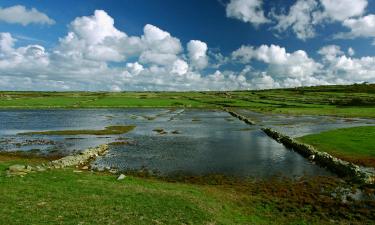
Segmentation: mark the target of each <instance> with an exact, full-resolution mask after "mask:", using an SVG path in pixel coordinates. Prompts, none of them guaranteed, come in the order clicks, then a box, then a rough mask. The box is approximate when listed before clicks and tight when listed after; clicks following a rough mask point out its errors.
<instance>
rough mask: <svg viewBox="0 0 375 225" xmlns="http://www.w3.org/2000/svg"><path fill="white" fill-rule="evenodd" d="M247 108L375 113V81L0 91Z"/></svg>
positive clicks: (37, 104) (112, 102)
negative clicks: (217, 88)
mask: <svg viewBox="0 0 375 225" xmlns="http://www.w3.org/2000/svg"><path fill="white" fill-rule="evenodd" d="M126 107H193V108H221V107H234V108H247V109H251V110H254V111H258V112H264V113H286V114H313V115H335V116H346V117H371V118H374V117H375V85H374V84H371V85H370V84H361V85H350V86H318V87H306V88H293V89H274V90H262V91H229V92H121V93H106V92H97V93H95V92H0V108H3V109H9V108H11V109H12V108H13V109H34V108H126Z"/></svg>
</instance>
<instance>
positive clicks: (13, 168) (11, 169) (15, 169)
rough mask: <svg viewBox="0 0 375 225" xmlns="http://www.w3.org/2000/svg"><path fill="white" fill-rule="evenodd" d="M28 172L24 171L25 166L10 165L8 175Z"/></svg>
mask: <svg viewBox="0 0 375 225" xmlns="http://www.w3.org/2000/svg"><path fill="white" fill-rule="evenodd" d="M27 171H28V170H27V169H26V166H25V165H19V164H16V165H12V166H10V167H9V172H10V173H16V172H27Z"/></svg>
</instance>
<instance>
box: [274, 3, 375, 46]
mask: <svg viewBox="0 0 375 225" xmlns="http://www.w3.org/2000/svg"><path fill="white" fill-rule="evenodd" d="M367 5H368V3H367V0H357V1H352V0H319V1H318V0H298V1H296V3H295V4H293V5H292V6H291V7H290V9H289V12H288V13H287V14H283V13H281V14H276V13H275V11H276V9H273V11H274V13H273V14H272V15H273V17H274V18H275V19H276V21H277V25H276V26H275V27H274V29H276V30H277V31H279V32H284V31H286V30H288V29H289V28H291V29H292V31H293V32H294V33H295V34H296V36H297V38H299V39H302V40H306V39H309V38H313V37H315V36H316V31H315V29H316V26H318V25H322V24H325V23H332V22H340V23H342V24H343V25H344V26H348V25H346V24H347V23H348V22H347V21H351V18H353V17H358V16H361V15H363V14H364V12H365V9H366V7H367Z"/></svg>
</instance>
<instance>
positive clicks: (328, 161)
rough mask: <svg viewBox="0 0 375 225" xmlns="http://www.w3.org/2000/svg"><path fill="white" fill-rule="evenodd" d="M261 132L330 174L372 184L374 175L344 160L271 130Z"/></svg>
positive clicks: (374, 179)
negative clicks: (324, 168) (329, 171)
mask: <svg viewBox="0 0 375 225" xmlns="http://www.w3.org/2000/svg"><path fill="white" fill-rule="evenodd" d="M262 130H263V131H264V132H265V133H266V134H267V135H268V136H270V137H272V138H273V139H275V140H276V141H278V142H280V143H282V144H283V145H285V146H286V147H288V148H292V149H293V150H294V151H296V152H298V153H300V154H301V155H303V156H304V157H306V158H308V159H309V160H311V161H314V162H316V163H317V164H319V165H321V166H324V167H326V168H327V169H329V170H331V171H332V172H334V173H336V174H337V175H339V176H341V177H345V178H348V179H351V180H353V181H355V182H360V183H363V184H374V183H375V174H374V173H371V172H368V171H365V170H364V169H363V168H361V167H359V166H357V165H354V164H353V163H350V162H346V161H344V160H341V159H338V158H336V157H333V156H332V155H330V154H328V153H326V152H320V151H318V150H316V149H315V148H314V147H312V146H310V145H307V144H304V143H301V142H298V141H296V140H295V139H293V138H291V137H289V136H286V135H283V134H281V133H280V132H278V131H275V130H273V129H271V128H262Z"/></svg>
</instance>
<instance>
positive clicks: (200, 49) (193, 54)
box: [187, 40, 208, 69]
mask: <svg viewBox="0 0 375 225" xmlns="http://www.w3.org/2000/svg"><path fill="white" fill-rule="evenodd" d="M187 50H188V55H189V59H190V61H191V64H192V65H193V66H194V67H196V68H198V69H204V68H206V67H207V65H208V57H207V50H208V47H207V44H206V43H204V42H202V41H198V40H191V41H189V43H188V44H187Z"/></svg>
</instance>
